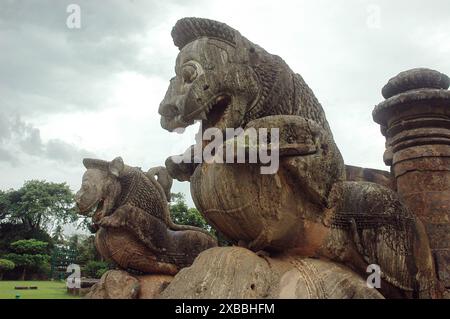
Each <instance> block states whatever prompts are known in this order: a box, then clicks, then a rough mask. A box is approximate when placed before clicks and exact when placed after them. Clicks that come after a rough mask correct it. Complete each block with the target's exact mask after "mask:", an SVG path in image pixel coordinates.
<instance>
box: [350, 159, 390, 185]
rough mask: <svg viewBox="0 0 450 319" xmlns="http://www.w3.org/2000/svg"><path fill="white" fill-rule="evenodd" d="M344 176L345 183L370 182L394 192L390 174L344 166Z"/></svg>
mask: <svg viewBox="0 0 450 319" xmlns="http://www.w3.org/2000/svg"><path fill="white" fill-rule="evenodd" d="M345 176H346V178H345V179H346V180H347V181H352V182H371V183H376V184H380V185H382V186H384V187H387V188H390V189H393V190H395V187H396V185H395V180H394V179H393V178H392V175H391V173H390V172H386V171H382V170H378V169H371V168H365V167H358V166H352V165H345Z"/></svg>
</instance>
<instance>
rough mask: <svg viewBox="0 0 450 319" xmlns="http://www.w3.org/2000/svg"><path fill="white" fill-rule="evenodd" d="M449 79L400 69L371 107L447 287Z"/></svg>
mask: <svg viewBox="0 0 450 319" xmlns="http://www.w3.org/2000/svg"><path fill="white" fill-rule="evenodd" d="M449 83H450V80H449V78H448V77H447V76H446V75H445V74H442V73H439V72H437V71H434V70H429V69H413V70H409V71H406V72H402V73H400V74H399V75H397V76H396V77H394V78H392V79H391V80H389V82H388V84H387V85H386V86H385V87H384V88H383V91H382V93H383V96H384V97H385V98H386V100H385V101H384V102H382V103H380V104H378V105H377V106H376V107H375V109H374V111H373V119H374V121H375V122H377V123H378V124H380V125H381V132H382V133H383V135H384V136H385V137H386V152H385V154H384V157H383V159H384V161H385V163H386V165H389V166H391V172H392V175H393V177H394V178H395V183H396V187H397V191H398V193H399V195H400V197H401V198H402V199H403V201H404V202H405V203H406V204H407V205H408V206H409V207H410V209H412V211H413V212H415V214H416V215H417V216H418V217H419V218H420V219H421V220H422V222H423V223H424V225H425V228H426V230H427V233H428V237H429V239H430V245H431V249H432V252H433V256H434V259H435V263H436V268H437V269H436V271H437V275H438V278H439V280H440V281H441V282H442V283H443V284H444V285H445V286H446V287H447V288H450V91H448V90H447V89H448V87H449Z"/></svg>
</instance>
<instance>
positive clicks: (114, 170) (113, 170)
mask: <svg viewBox="0 0 450 319" xmlns="http://www.w3.org/2000/svg"><path fill="white" fill-rule="evenodd" d="M124 167H125V165H124V164H123V159H122V157H120V156H119V157H116V158H115V159H113V160H112V161H111V163H109V165H108V171H109V173H110V174H112V175H114V176H116V177H119V176H120V174H121V173H122V172H123V169H124Z"/></svg>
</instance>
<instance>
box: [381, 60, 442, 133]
mask: <svg viewBox="0 0 450 319" xmlns="http://www.w3.org/2000/svg"><path fill="white" fill-rule="evenodd" d="M449 86H450V78H449V77H448V76H447V75H445V74H443V73H441V72H439V71H435V70H431V69H425V68H417V69H412V70H408V71H404V72H401V73H399V74H398V75H397V76H395V77H393V78H391V79H390V80H389V81H388V83H387V84H386V85H385V86H384V87H383V89H382V94H383V97H384V98H386V100H385V101H383V102H381V103H380V104H378V105H377V106H376V107H375V109H374V110H373V112H372V116H373V119H374V121H375V122H377V123H378V124H381V125H383V126H386V125H387V121H388V117H389V114H390V113H391V111H393V110H392V108H393V107H395V106H397V105H405V104H408V103H413V102H420V101H425V100H448V101H450V91H448V88H449ZM449 105H450V103H449ZM449 113H450V107H449Z"/></svg>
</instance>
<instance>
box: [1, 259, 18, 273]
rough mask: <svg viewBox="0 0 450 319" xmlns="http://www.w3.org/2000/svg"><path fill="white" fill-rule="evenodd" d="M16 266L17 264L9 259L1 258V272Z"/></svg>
mask: <svg viewBox="0 0 450 319" xmlns="http://www.w3.org/2000/svg"><path fill="white" fill-rule="evenodd" d="M15 267H16V264H15V263H14V262H12V261H11V260H8V259H0V273H4V272H5V271H10V270H13V269H14V268H15Z"/></svg>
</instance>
